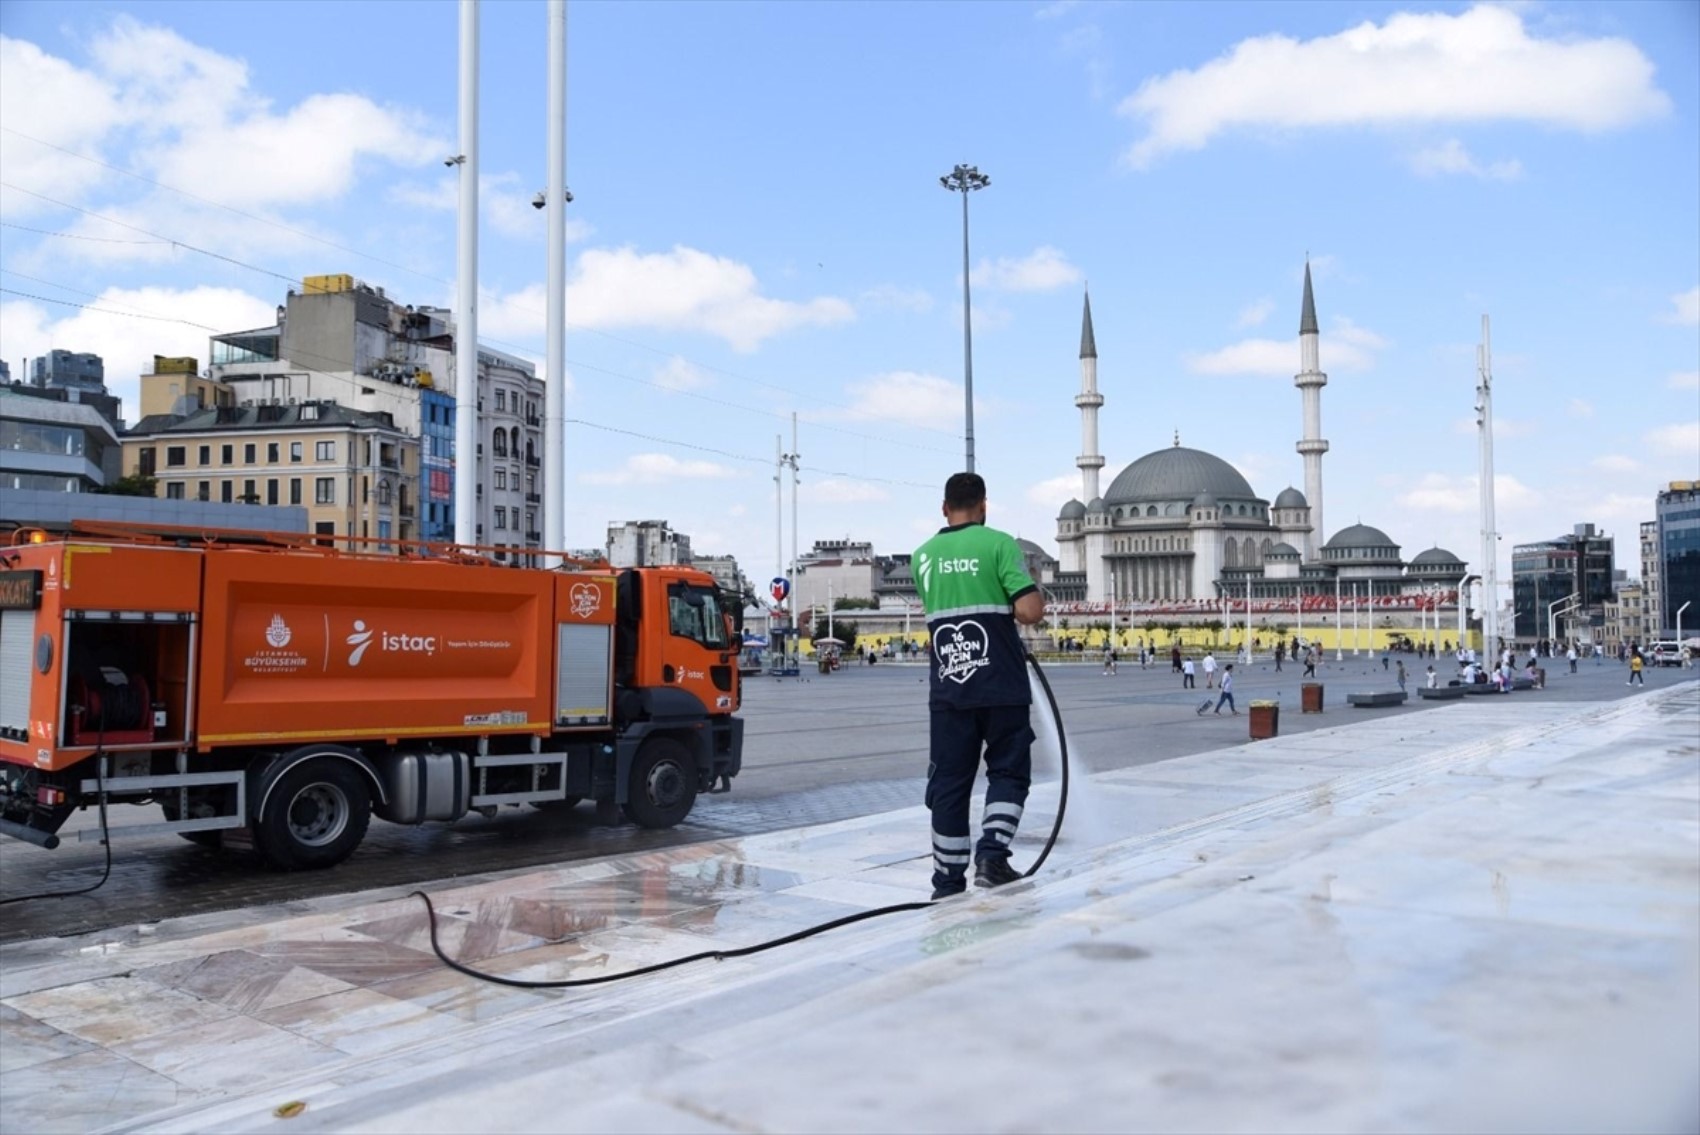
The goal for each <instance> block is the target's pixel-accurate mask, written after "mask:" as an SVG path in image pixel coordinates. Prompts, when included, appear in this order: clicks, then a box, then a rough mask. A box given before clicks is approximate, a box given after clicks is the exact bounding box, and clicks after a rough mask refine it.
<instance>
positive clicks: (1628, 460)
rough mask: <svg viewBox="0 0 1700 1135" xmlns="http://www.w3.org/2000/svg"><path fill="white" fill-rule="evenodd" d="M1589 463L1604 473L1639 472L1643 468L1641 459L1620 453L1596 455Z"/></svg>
mask: <svg viewBox="0 0 1700 1135" xmlns="http://www.w3.org/2000/svg"><path fill="white" fill-rule="evenodd" d="M1588 464H1589V465H1592V466H1593V467H1594V468H1595V469H1598V470H1600V471H1601V472H1602V473H1639V472H1641V470H1642V465H1641V463H1640V462H1639V461H1637V460H1635V459H1634V458H1633V457H1624V456H1623V455H1622V454H1618V453H1608V454H1606V455H1605V456H1603V457H1596V458H1594V459H1593V460H1592V461H1590V462H1588Z"/></svg>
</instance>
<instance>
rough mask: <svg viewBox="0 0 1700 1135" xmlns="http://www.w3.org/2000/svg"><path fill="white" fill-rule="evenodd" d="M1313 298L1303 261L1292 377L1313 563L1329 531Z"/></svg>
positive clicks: (1324, 381) (1323, 379)
mask: <svg viewBox="0 0 1700 1135" xmlns="http://www.w3.org/2000/svg"><path fill="white" fill-rule="evenodd" d="M1319 337H1320V332H1319V331H1318V330H1317V326H1316V297H1314V296H1312V295H1311V291H1310V260H1309V259H1308V258H1307V259H1306V260H1305V301H1304V311H1303V312H1301V313H1300V315H1299V368H1300V369H1299V373H1298V374H1297V375H1295V376H1294V377H1293V385H1294V386H1297V387H1298V388H1299V390H1300V391H1301V392H1302V394H1303V396H1304V414H1305V436H1304V440H1303V441H1301V442H1299V444H1298V450H1299V452H1300V453H1301V454H1303V455H1304V459H1305V498H1306V500H1307V501H1309V503H1310V536H1309V538H1307V539H1306V540H1305V547H1304V553H1305V559H1306V560H1307V561H1314V560H1316V559H1317V558H1318V557H1320V556H1321V554H1322V545H1323V543H1324V542H1325V541H1326V540H1327V539H1328V530H1327V529H1326V528H1324V527H1323V526H1322V455H1323V454H1324V453H1327V452H1328V443H1327V442H1326V441H1323V440H1322V388H1323V387H1324V386H1327V385H1328V376H1327V375H1325V374H1323V373H1322V369H1321V364H1320V362H1319V361H1318V358H1317V347H1318V344H1317V339H1318V338H1319Z"/></svg>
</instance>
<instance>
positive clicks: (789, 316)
mask: <svg viewBox="0 0 1700 1135" xmlns="http://www.w3.org/2000/svg"><path fill="white" fill-rule="evenodd" d="M547 301H548V289H547V288H546V287H545V286H544V285H543V284H540V283H539V284H530V285H528V286H526V287H524V288H521V289H520V290H519V291H516V292H508V293H495V294H490V295H487V296H485V297H484V300H483V307H482V308H481V309H480V311H479V322H478V328H479V331H480V332H481V333H484V334H487V335H490V336H492V337H496V338H501V337H504V336H507V337H524V336H536V335H541V334H543V331H544V324H545V322H546V319H547V317H546V315H545V312H546V310H547ZM855 317H856V311H855V309H854V308H853V307H851V306H850V305H849V304H848V303H846V302H845V301H844V300H841V299H838V298H836V297H832V296H820V297H817V298H815V299H812V300H809V301H806V302H802V303H794V302H791V301H788V300H776V299H770V298H768V297H767V296H764V295H761V294H760V291H759V286H758V284H757V281H756V276H755V273H754V272H753V271H751V270H750V268H749V267H748V266H747V265H744V264H740V263H739V262H738V261H736V260H730V259H727V258H725V257H719V256H712V255H710V254H708V253H706V252H699V251H697V250H696V249H694V248H686V247H684V246H683V245H680V246H677V247H675V248H674V249H673V251H672V252H665V253H647V254H646V253H639V252H637V251H635V250H633V249H631V248H614V249H608V248H591V249H586V250H585V251H584V252H582V253H580V254H579V257H578V261H577V263H576V264H575V265H574V267H573V270H572V272H571V274H570V275H569V277H568V279H567V322H568V324H569V325H571V326H577V327H589V328H595V329H598V330H606V329H613V328H621V327H645V328H660V329H665V330H677V331H698V332H702V333H705V334H709V335H713V336H716V337H718V338H720V339H722V340H724V341H725V342H726V343H727V344H728V345H730V346H731V347H732V348H733V349H734V350H737V351H746V352H747V351H753V350H755V349H756V348H757V347H759V346H760V345H761V344H762V342H763V341H764V340H766V339H768V338H770V337H771V336H774V335H777V334H780V333H782V332H785V331H789V330H792V329H793V328H796V327H804V326H827V325H831V324H835V323H842V322H845V321H846V320H851V319H854V318H855Z"/></svg>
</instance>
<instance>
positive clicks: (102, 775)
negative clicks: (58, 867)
mask: <svg viewBox="0 0 1700 1135" xmlns="http://www.w3.org/2000/svg"><path fill="white" fill-rule="evenodd" d="M100 737H101V739H100V740H99V741H97V742H96V743H95V749H94V775H95V780H96V781H97V782H98V783H99V785H100V842H101V846H102V847H104V848H106V867H105V869H104V870H102V871H101V873H100V878H98V879H96V880H95V881H94V882H92V883H90V884H89V885H88V886H86V887H78V888H77V889H76V890H73V891H39V892H37V893H36V894H33V895H13V896H12V897H11V898H9V899H0V906H10V905H11V904H12V903H15V902H32V901H34V900H35V899H68V898H74V897H75V896H77V895H86V894H88V893H89V892H90V891H98V890H99V889H100V888H101V887H103V886H105V885H106V880H108V879H110V878H111V877H112V833H111V832H109V831H107V829H106V753H105V752H104V750H103V746H104V745H105V743H106V740H105V738H106V734H105V730H104V728H103V729H102V731H101V735H100Z"/></svg>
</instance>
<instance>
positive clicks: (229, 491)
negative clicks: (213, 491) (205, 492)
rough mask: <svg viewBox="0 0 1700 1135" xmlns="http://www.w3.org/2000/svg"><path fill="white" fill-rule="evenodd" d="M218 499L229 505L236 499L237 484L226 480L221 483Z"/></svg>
mask: <svg viewBox="0 0 1700 1135" xmlns="http://www.w3.org/2000/svg"><path fill="white" fill-rule="evenodd" d="M218 499H219V500H221V501H223V502H224V503H225V504H229V503H231V502H232V501H234V500H235V499H236V482H234V481H232V480H230V479H229V478H226V479H225V480H223V481H220V482H219V485H218Z"/></svg>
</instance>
